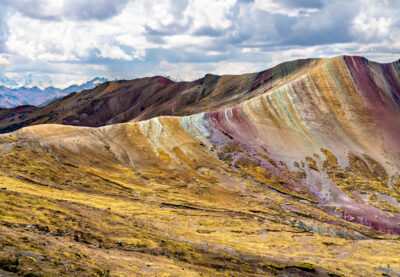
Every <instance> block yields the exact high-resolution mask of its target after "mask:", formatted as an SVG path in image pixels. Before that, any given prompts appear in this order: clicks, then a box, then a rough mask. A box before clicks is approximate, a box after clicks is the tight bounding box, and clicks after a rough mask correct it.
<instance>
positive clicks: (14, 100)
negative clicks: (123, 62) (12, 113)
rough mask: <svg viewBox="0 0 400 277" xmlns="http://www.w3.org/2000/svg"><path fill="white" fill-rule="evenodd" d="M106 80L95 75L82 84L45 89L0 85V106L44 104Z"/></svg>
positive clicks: (90, 87) (93, 86)
mask: <svg viewBox="0 0 400 277" xmlns="http://www.w3.org/2000/svg"><path fill="white" fill-rule="evenodd" d="M107 81H108V80H107V79H105V78H100V77H96V78H94V79H92V80H90V81H88V82H86V83H84V84H82V85H71V86H69V87H67V88H64V89H61V88H55V87H52V86H51V87H48V88H45V89H40V88H38V87H37V86H34V87H19V88H10V87H6V86H0V107H1V108H13V107H17V106H21V105H34V106H44V105H47V104H49V103H50V102H51V101H53V100H55V99H57V98H60V97H63V96H66V95H68V94H70V93H72V92H81V91H83V90H85V89H93V88H95V87H96V86H97V85H99V84H101V83H104V82H107Z"/></svg>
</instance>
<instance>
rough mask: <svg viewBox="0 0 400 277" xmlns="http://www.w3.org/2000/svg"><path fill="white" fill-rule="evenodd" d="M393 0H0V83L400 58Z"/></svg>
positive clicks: (60, 82)
mask: <svg viewBox="0 0 400 277" xmlns="http://www.w3.org/2000/svg"><path fill="white" fill-rule="evenodd" d="M399 14H400V1H398V0H279V1H278V0H57V1H55V0H0V84H9V85H39V86H42V87H44V86H47V85H54V86H58V87H65V86H66V85H68V84H71V83H80V82H82V81H85V80H89V79H91V78H93V77H95V76H101V77H106V78H109V79H131V78H135V77H142V76H151V75H166V76H171V77H172V78H174V79H177V80H192V79H195V78H198V77H201V76H203V75H204V74H205V73H208V72H211V73H216V74H226V73H232V74H239V73H246V72H254V71H259V70H263V69H266V68H269V67H271V66H274V65H276V64H278V63H280V62H283V61H287V60H292V59H298V58H308V57H331V56H336V55H343V54H351V55H362V56H365V57H367V58H370V59H372V60H375V61H380V62H389V61H394V60H396V59H399V58H400V16H399Z"/></svg>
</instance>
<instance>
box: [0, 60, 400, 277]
mask: <svg viewBox="0 0 400 277" xmlns="http://www.w3.org/2000/svg"><path fill="white" fill-rule="evenodd" d="M0 130H1V132H3V133H4V134H3V135H1V136H0V143H1V144H0V151H1V158H0V183H1V186H2V190H1V191H0V193H1V194H0V195H1V198H2V200H4V201H1V202H0V205H1V210H0V223H1V224H0V228H1V229H0V230H1V234H2V237H1V238H0V245H1V246H2V247H0V269H2V270H3V271H4V272H8V273H9V274H20V275H23V274H37V275H38V276H40V274H47V275H50V276H52V275H54V276H55V275H76V276H93V275H96V274H97V276H161V274H166V276H168V274H169V275H170V276H275V275H279V276H396V275H398V274H400V267H399V265H400V257H399V255H398V254H397V253H400V241H399V235H400V173H399V168H400V62H399V61H396V62H393V63H388V64H379V63H376V62H372V61H369V60H367V59H365V58H362V57H356V56H340V57H335V58H331V59H306V60H298V61H292V62H287V63H283V64H281V65H278V66H276V67H274V68H272V69H269V70H266V71H263V72H259V73H252V74H245V75H236V76H234V75H226V76H216V75H211V74H208V75H206V76H205V77H204V78H202V79H199V80H196V81H193V82H173V81H171V80H169V79H166V78H164V77H159V76H158V77H152V78H143V79H135V80H132V81H115V82H106V83H103V84H100V85H98V86H97V87H96V88H95V89H93V90H88V91H84V92H82V93H74V94H71V95H68V96H66V97H64V98H60V99H58V100H55V101H54V102H52V103H50V104H48V105H46V106H44V107H41V108H37V107H33V106H24V107H18V108H14V109H4V110H1V111H0ZM0 273H2V272H1V271H0ZM385 274H386V275H385ZM34 276H35V275H34Z"/></svg>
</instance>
